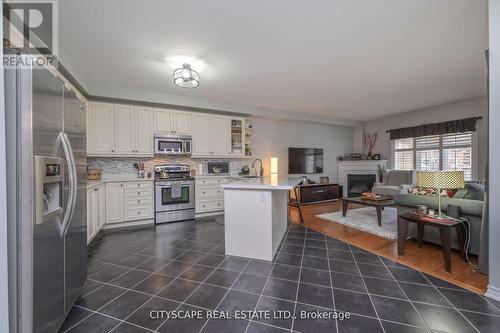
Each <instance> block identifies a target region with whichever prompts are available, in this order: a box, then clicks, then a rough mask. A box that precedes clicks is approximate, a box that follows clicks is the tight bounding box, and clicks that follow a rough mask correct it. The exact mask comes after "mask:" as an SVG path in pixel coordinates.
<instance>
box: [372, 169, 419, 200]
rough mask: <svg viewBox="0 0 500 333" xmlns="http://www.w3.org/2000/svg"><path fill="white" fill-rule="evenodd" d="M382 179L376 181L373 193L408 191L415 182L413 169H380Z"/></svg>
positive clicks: (400, 192)
mask: <svg viewBox="0 0 500 333" xmlns="http://www.w3.org/2000/svg"><path fill="white" fill-rule="evenodd" d="M379 173H381V174H382V181H381V182H380V183H375V184H374V185H373V188H372V193H379V194H389V195H395V194H402V193H408V191H409V189H411V187H412V186H413V184H414V183H415V180H414V172H413V170H395V169H391V170H380V171H379Z"/></svg>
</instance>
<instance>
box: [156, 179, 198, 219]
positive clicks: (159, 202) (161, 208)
mask: <svg viewBox="0 0 500 333" xmlns="http://www.w3.org/2000/svg"><path fill="white" fill-rule="evenodd" d="M155 192H156V193H155V211H156V212H168V211H173V210H182V209H193V208H194V182H193V181H174V182H172V181H161V182H157V183H156V186H155Z"/></svg>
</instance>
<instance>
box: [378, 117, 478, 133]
mask: <svg viewBox="0 0 500 333" xmlns="http://www.w3.org/2000/svg"><path fill="white" fill-rule="evenodd" d="M470 118H474V119H476V120H479V119H483V117H482V116H479V117H470ZM465 119H468V118H465ZM447 121H453V120H447ZM440 122H441V121H440ZM444 122H446V121H444ZM424 125H427V124H424ZM417 126H422V125H417ZM409 127H416V126H409ZM403 128H404V127H403ZM396 129H399V128H393V129H390V130H387V131H385V132H386V133H389V132H390V131H394V130H396Z"/></svg>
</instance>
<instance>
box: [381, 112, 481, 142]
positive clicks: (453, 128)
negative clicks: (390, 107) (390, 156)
mask: <svg viewBox="0 0 500 333" xmlns="http://www.w3.org/2000/svg"><path fill="white" fill-rule="evenodd" d="M478 119H481V117H472V118H465V119H459V120H451V121H443V122H440V123H434V124H424V125H419V126H413V127H404V128H397V129H391V130H388V132H389V133H390V137H391V140H396V139H406V138H415V137H419V136H427V135H439V134H449V133H459V132H474V131H476V121H477V120H478Z"/></svg>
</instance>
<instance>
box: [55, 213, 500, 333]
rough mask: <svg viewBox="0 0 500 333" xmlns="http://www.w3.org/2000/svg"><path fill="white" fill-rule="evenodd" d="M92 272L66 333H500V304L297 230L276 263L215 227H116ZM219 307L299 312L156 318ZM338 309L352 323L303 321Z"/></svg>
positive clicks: (92, 250) (94, 258) (101, 242)
mask: <svg viewBox="0 0 500 333" xmlns="http://www.w3.org/2000/svg"><path fill="white" fill-rule="evenodd" d="M256 246H258V244H256ZM88 275H89V276H88V281H87V283H86V284H85V287H84V289H83V292H82V295H81V297H80V298H79V300H78V301H77V303H76V305H75V306H74V308H73V310H72V311H71V313H70V315H69V317H68V319H67V320H66V322H65V323H64V326H63V331H64V332H85V333H87V332H97V333H99V332H114V333H117V332H183V333H188V332H231V333H237V332H246V333H253V332H285V331H288V332H314V333H320V332H386V333H392V332H431V331H432V332H453V333H456V332H500V310H499V303H498V302H495V301H493V300H489V299H487V298H485V297H483V296H481V295H478V294H475V293H472V292H470V291H467V290H465V289H462V288H460V287H458V286H454V285H451V284H449V283H447V282H445V281H441V280H439V279H436V278H434V277H431V276H428V275H426V274H422V273H420V272H418V271H416V270H413V269H410V268H407V267H405V266H402V265H400V264H397V263H395V262H393V261H391V260H388V259H385V258H381V257H379V256H377V255H375V254H372V253H369V252H367V251H364V250H362V249H360V248H357V247H354V246H350V245H348V244H346V243H344V242H341V241H339V240H336V239H334V238H331V237H328V236H325V235H323V234H321V233H318V232H315V231H312V230H310V229H306V228H303V227H301V226H297V225H292V226H291V227H290V228H289V230H288V232H287V235H286V238H285V239H284V241H283V243H282V244H281V247H280V250H279V253H278V254H277V256H276V258H275V260H274V261H273V262H264V261H258V260H249V259H244V258H236V257H230V256H225V255H224V227H223V226H222V225H220V224H218V223H217V222H215V221H199V222H195V221H189V222H179V223H173V224H164V225H159V226H156V228H147V229H139V230H127V231H116V232H112V233H108V234H106V235H100V236H98V237H97V238H96V239H95V240H94V241H93V243H92V244H91V245H90V246H89V262H88ZM214 309H217V310H221V311H229V313H233V311H234V310H250V311H254V310H255V311H260V310H271V311H274V310H286V311H290V313H291V314H292V315H294V316H292V318H276V317H271V318H255V319H252V320H246V319H235V318H231V319H218V320H216V319H207V318H206V317H205V316H203V317H202V318H196V319H189V320H188V319H174V318H170V319H166V318H158V319H152V318H150V312H151V311H152V310H163V311H170V310H186V311H197V310H202V311H203V313H205V311H206V310H214ZM334 310H336V311H339V312H350V313H351V318H350V319H344V320H334V319H329V320H328V319H313V318H301V317H300V315H299V314H301V313H307V314H312V313H314V312H315V311H320V312H321V313H329V312H332V311H334ZM160 317H161V316H160Z"/></svg>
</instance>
